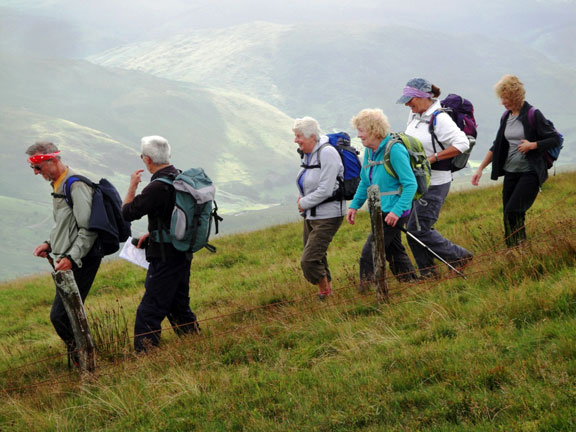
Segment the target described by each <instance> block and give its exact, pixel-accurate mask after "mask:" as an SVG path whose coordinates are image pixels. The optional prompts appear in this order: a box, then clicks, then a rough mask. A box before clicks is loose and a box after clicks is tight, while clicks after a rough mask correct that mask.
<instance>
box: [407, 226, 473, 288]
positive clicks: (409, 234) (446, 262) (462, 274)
mask: <svg viewBox="0 0 576 432" xmlns="http://www.w3.org/2000/svg"><path fill="white" fill-rule="evenodd" d="M400 230H401V231H403V232H405V233H406V235H408V236H410V237H412V238H413V239H414V240H415V241H416V242H417V243H418V244H419V245H420V246H422V247H424V248H426V250H427V251H428V252H430V253H431V254H432V255H434V256H435V257H436V258H438V259H439V260H440V261H442V262H443V263H444V264H446V265H447V266H448V267H450V269H452V270H454V271H455V272H456V273H457V274H458V275H459V276H462V277H463V278H464V279H466V276H464V273H462V272H461V271H459V270H457V269H456V268H454V266H453V265H451V264H450V263H449V262H448V261H446V260H445V259H444V258H442V257H441V256H440V255H438V254H437V253H436V252H434V251H433V250H432V249H430V248H429V247H428V246H426V245H425V244H424V243H422V242H421V241H420V239H418V238H417V237H416V236H415V235H414V234H412V233H411V232H410V231H408V230H407V229H406V228H404V227H400Z"/></svg>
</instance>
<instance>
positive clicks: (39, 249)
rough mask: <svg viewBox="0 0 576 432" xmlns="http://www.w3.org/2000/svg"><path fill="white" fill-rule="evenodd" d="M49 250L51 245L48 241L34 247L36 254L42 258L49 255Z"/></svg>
mask: <svg viewBox="0 0 576 432" xmlns="http://www.w3.org/2000/svg"><path fill="white" fill-rule="evenodd" d="M48 252H50V245H49V244H48V243H42V244H41V245H40V246H36V248H35V249H34V252H32V253H33V254H34V256H37V257H40V258H46V257H47V256H48Z"/></svg>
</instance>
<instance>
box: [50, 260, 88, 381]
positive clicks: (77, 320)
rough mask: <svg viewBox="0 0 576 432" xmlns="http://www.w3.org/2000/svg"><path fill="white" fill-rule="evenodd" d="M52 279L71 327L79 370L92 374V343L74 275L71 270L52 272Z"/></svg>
mask: <svg viewBox="0 0 576 432" xmlns="http://www.w3.org/2000/svg"><path fill="white" fill-rule="evenodd" d="M52 279H54V283H55V284H56V291H57V292H58V294H60V297H61V298H62V302H63V303H64V308H65V309H66V313H67V314H68V318H69V319H70V324H71V325H72V331H73V333H74V340H75V341H76V352H77V353H78V358H79V362H80V370H81V371H82V372H92V371H94V369H96V356H95V351H94V341H93V340H92V335H91V334H90V328H89V327H88V320H87V319H86V312H85V311H84V304H83V303H82V298H80V292H79V291H78V286H77V285H76V281H75V280H74V273H72V270H66V271H56V272H52Z"/></svg>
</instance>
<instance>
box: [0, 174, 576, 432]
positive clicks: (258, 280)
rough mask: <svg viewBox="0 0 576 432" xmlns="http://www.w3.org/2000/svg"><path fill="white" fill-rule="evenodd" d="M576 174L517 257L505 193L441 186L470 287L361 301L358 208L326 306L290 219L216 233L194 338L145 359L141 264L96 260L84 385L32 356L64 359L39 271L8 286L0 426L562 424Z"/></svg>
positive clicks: (574, 315) (568, 400)
mask: <svg viewBox="0 0 576 432" xmlns="http://www.w3.org/2000/svg"><path fill="white" fill-rule="evenodd" d="M575 181H576V174H574V173H566V174H562V175H558V176H555V177H553V178H551V179H550V180H549V181H548V182H547V183H546V184H545V185H544V188H543V192H542V194H541V196H539V197H538V199H537V201H536V204H535V205H534V207H533V209H532V210H531V211H530V212H529V215H528V218H527V221H528V225H527V230H528V236H529V240H530V241H529V242H527V243H526V244H525V245H523V246H522V247H521V248H517V249H511V250H508V249H506V248H505V247H504V242H503V238H502V222H501V220H502V216H501V204H500V189H499V188H487V189H482V190H474V191H466V192H460V193H454V194H451V195H450V196H449V198H448V201H447V204H446V208H445V209H444V210H443V213H442V216H441V219H440V222H439V224H438V225H437V229H439V230H440V232H442V233H444V234H445V235H446V236H448V237H450V238H451V239H453V240H454V241H455V242H457V243H460V244H463V245H466V246H469V247H470V248H471V249H472V250H473V251H474V252H475V254H476V258H475V259H474V261H473V262H472V264H471V265H470V266H468V267H467V268H466V270H465V273H466V274H467V277H468V278H467V279H466V280H463V279H462V278H458V277H456V275H454V274H453V273H451V272H450V271H449V270H447V269H445V268H443V267H440V270H441V272H442V274H443V276H444V279H441V280H439V281H429V282H426V283H418V284H400V283H398V282H396V281H394V280H390V281H389V288H390V293H391V296H390V299H389V301H388V302H386V303H383V302H380V301H378V298H377V297H376V296H375V293H374V291H373V290H371V291H369V292H367V293H366V294H365V295H360V294H358V292H357V291H356V287H357V284H358V279H357V274H358V266H357V262H358V258H359V253H360V250H361V247H362V244H363V243H364V240H365V238H366V236H367V234H368V230H369V220H368V217H367V215H366V214H365V213H364V212H361V213H360V214H359V221H358V223H357V225H356V226H354V227H351V226H343V227H342V228H341V229H340V231H339V232H338V234H337V235H336V238H335V239H334V241H333V244H332V246H331V248H330V250H329V260H330V263H331V268H332V270H333V278H334V288H335V290H336V294H335V295H334V296H333V297H332V298H330V299H328V300H327V301H326V302H318V301H317V300H316V298H315V296H314V293H315V291H316V290H315V288H314V287H311V286H310V285H309V284H308V283H306V282H305V281H304V279H303V278H302V276H301V272H300V269H299V258H300V252H301V225H300V224H286V225H280V226H276V227H272V228H270V229H266V230H262V231H258V232H254V233H247V234H238V235H234V236H229V237H223V238H220V239H215V241H214V243H215V244H216V246H217V247H218V253H217V254H215V255H211V254H207V253H199V254H197V256H195V258H194V261H193V264H192V266H193V267H192V278H191V292H190V295H191V298H192V306H193V309H194V311H195V312H196V313H197V314H198V317H199V319H200V324H201V326H202V329H203V331H202V334H201V335H195V336H189V337H183V338H178V337H176V336H175V335H174V333H173V332H172V331H171V330H169V329H166V330H164V331H163V335H162V339H163V340H162V345H161V347H160V349H157V350H153V351H152V352H151V353H150V354H149V355H146V356H137V355H135V354H133V353H132V351H131V349H130V345H131V343H132V339H131V338H132V334H131V332H132V330H131V329H132V327H133V320H134V315H135V311H136V307H137V304H138V302H139V300H140V297H141V295H142V293H143V282H144V276H145V272H144V271H143V270H142V269H139V268H136V267H134V266H131V265H130V264H127V263H124V262H121V261H113V262H108V263H106V264H105V265H104V266H103V269H102V270H101V272H100V274H99V275H98V277H97V279H96V284H95V286H94V288H93V291H92V293H91V295H90V297H89V298H88V301H87V313H88V318H89V320H90V322H91V324H92V327H93V332H94V335H95V340H96V343H97V346H98V347H99V348H98V355H99V361H98V365H99V367H98V371H97V373H96V375H95V376H94V377H91V378H88V377H80V376H78V375H77V374H76V373H72V374H69V373H68V371H67V369H66V366H65V358H63V357H54V358H49V359H48V360H46V361H39V360H42V359H44V358H47V357H50V356H55V355H58V353H61V352H62V351H63V350H62V347H61V346H60V343H59V341H58V339H57V337H56V336H55V335H54V334H53V330H52V329H51V325H50V323H49V320H48V311H49V305H50V303H51V299H52V295H53V285H52V281H51V279H50V276H49V275H40V276H37V277H32V278H27V279H22V280H17V281H12V282H10V283H7V284H3V285H1V286H0V317H1V318H0V319H1V320H2V324H1V326H0V334H1V337H2V345H1V346H0V388H1V389H3V392H2V394H1V395H0V397H1V398H2V399H3V403H2V404H1V406H0V429H1V430H8V431H20V430H30V431H35V430H75V431H76V430H78V431H81V430H86V431H88V430H90V431H91V430H137V431H138V430H140V431H150V430H158V431H160V430H161V431H193V430H198V431H296V430H298V431H307V430H311V431H312V430H317V431H350V430H363V431H382V430H391V431H412V430H435V431H436V430H442V431H453V430H466V431H468V430H478V431H484V430H514V431H516V430H519V431H537V430H560V431H568V430H574V429H576V413H575V411H574V406H575V403H576V392H575V391H574V389H575V388H576V344H574V336H575V335H576V271H575V264H576V232H575V231H576V229H575V228H576V226H575V220H576V210H575V201H576V197H575V195H576V194H575V191H574V186H573V185H574V184H576V183H575ZM166 325H167V326H168V324H167V322H166ZM35 361H38V363H33V362H35ZM21 365H22V366H26V365H28V366H26V367H23V368H22V369H15V370H10V369H12V368H15V367H18V366H21Z"/></svg>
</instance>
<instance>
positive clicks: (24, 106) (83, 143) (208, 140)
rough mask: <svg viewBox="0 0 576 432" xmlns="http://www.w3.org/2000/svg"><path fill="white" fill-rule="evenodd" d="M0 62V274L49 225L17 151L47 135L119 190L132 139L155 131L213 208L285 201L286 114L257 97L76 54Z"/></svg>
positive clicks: (41, 188)
mask: <svg viewBox="0 0 576 432" xmlns="http://www.w3.org/2000/svg"><path fill="white" fill-rule="evenodd" d="M3 59H5V60H6V61H4V62H2V63H1V64H0V93H1V94H2V100H1V101H0V139H1V140H2V142H3V150H4V157H3V158H2V162H0V164H1V171H0V172H1V174H0V208H1V209H2V215H3V224H2V226H1V227H0V235H1V236H2V239H3V244H5V245H11V247H10V248H3V249H2V250H1V251H0V263H2V264H1V265H0V278H2V279H3V278H6V277H8V276H9V275H22V274H23V273H22V272H24V271H25V270H24V269H26V268H27V269H28V272H29V271H30V267H29V264H30V259H33V258H32V257H31V251H32V249H33V247H34V246H35V245H36V243H37V242H41V241H43V240H44V239H45V238H46V236H47V235H48V232H49V228H50V226H51V223H52V222H51V220H50V218H51V204H50V202H51V199H50V195H49V193H50V188H49V185H48V184H47V183H46V182H45V181H44V180H43V179H41V178H40V177H36V178H34V176H33V173H32V171H31V170H30V168H29V167H28V164H27V163H26V156H25V154H24V151H25V149H26V148H27V147H28V146H29V145H30V144H32V143H34V142H35V141H37V140H51V141H53V142H55V143H56V144H57V145H59V146H60V148H61V150H62V155H63V158H64V160H65V162H66V163H68V164H70V166H73V167H74V168H76V169H80V170H83V171H84V173H85V174H86V175H88V176H89V177H91V178H94V179H98V178H100V177H102V176H105V177H107V178H109V179H110V180H111V181H112V182H113V183H114V184H115V185H116V186H117V187H118V189H119V191H120V193H121V195H123V194H124V193H125V191H126V189H127V185H128V178H129V174H130V173H131V172H132V171H134V170H135V169H138V168H141V167H142V164H141V161H140V159H139V157H138V156H139V154H140V138H141V137H142V136H144V135H155V134H158V135H163V136H165V137H166V138H167V139H168V140H169V141H170V143H171V144H172V154H173V161H174V163H175V165H176V166H178V167H180V168H188V167H193V166H201V167H203V168H204V169H205V170H206V172H207V173H208V175H209V176H211V177H212V179H213V180H214V181H215V182H216V184H217V187H218V192H217V200H218V203H219V206H220V209H221V212H222V213H223V214H225V215H226V214H229V215H230V214H232V213H236V212H243V211H247V210H261V209H265V208H268V207H271V206H277V205H279V204H281V203H284V202H291V203H292V202H294V199H295V195H296V187H295V186H294V178H295V175H296V172H297V170H298V166H299V158H298V156H297V154H296V151H295V149H296V145H295V144H294V143H293V137H292V132H291V126H292V120H291V119H290V118H289V117H288V116H286V115H285V114H283V113H282V112H281V111H279V110H278V109H276V108H274V107H272V106H270V105H269V104H267V103H265V102H262V101H259V100H256V99H254V98H251V97H248V96H243V95H241V94H238V93H234V92H231V91H228V90H219V89H207V88H202V87H199V86H195V85H190V84H186V83H176V82H172V81H169V80H165V79H160V78H155V77H151V76H148V75H146V74H144V73H139V72H132V71H125V70H120V69H109V68H103V67H101V66H97V65H94V64H92V63H89V62H87V61H84V60H65V59H31V58H23V57H14V56H7V55H4V56H3ZM147 178H149V177H147ZM23 203H25V205H24V204H23ZM294 212H295V213H296V211H295V210H294ZM227 226H228V227H230V224H224V226H223V228H224V231H223V232H226V227H227ZM236 229H237V228H236ZM34 262H35V261H34ZM38 265H40V264H38Z"/></svg>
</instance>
